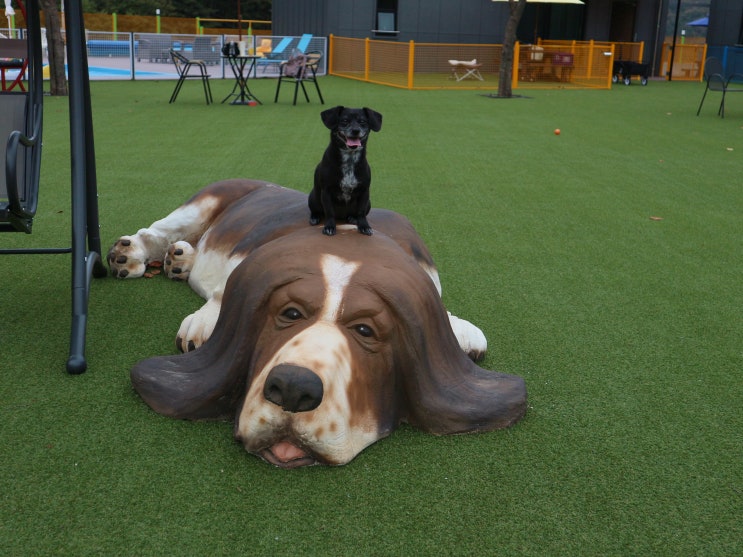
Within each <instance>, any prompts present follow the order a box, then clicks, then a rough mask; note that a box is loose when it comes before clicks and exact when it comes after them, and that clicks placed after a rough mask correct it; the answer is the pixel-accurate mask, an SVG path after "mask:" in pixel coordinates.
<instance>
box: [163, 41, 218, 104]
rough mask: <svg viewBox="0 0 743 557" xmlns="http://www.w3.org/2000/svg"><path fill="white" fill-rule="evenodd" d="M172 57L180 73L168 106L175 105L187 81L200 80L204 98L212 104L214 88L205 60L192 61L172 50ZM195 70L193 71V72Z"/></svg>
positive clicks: (207, 102)
mask: <svg viewBox="0 0 743 557" xmlns="http://www.w3.org/2000/svg"><path fill="white" fill-rule="evenodd" d="M170 57H171V58H172V59H173V64H174V65H175V69H176V71H177V72H178V81H177V82H176V84H175V89H173V94H172V95H170V100H169V101H168V104H170V103H174V102H175V99H176V98H177V97H178V93H180V92H181V87H183V83H184V82H185V81H186V80H187V79H194V78H195V79H200V80H201V83H202V85H203V86H204V96H205V97H206V104H211V103H212V102H213V99H212V88H211V86H210V85H209V74H208V73H207V72H206V64H205V63H204V61H203V60H197V59H192V60H189V59H188V58H186V57H185V56H183V54H181V53H180V52H177V51H175V50H173V49H172V48H171V49H170ZM192 70H193V71H192Z"/></svg>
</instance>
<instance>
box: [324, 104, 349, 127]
mask: <svg viewBox="0 0 743 557" xmlns="http://www.w3.org/2000/svg"><path fill="white" fill-rule="evenodd" d="M343 109H344V107H343V106H336V107H335V108H329V109H327V110H324V111H322V112H321V113H320V118H322V123H323V124H325V127H326V128H328V129H329V130H333V129H335V128H336V127H337V126H338V118H339V117H340V115H341V112H343Z"/></svg>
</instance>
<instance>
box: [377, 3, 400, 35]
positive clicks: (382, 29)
mask: <svg viewBox="0 0 743 557" xmlns="http://www.w3.org/2000/svg"><path fill="white" fill-rule="evenodd" d="M375 31H376V32H377V33H397V0H377V27H376V29H375Z"/></svg>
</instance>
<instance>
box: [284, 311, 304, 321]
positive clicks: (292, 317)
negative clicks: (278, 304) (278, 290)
mask: <svg viewBox="0 0 743 557" xmlns="http://www.w3.org/2000/svg"><path fill="white" fill-rule="evenodd" d="M281 316H282V317H284V318H285V319H288V320H289V321H297V320H298V319H302V317H303V315H302V312H301V311H299V310H298V309H297V308H286V309H285V310H284V311H283V312H281Z"/></svg>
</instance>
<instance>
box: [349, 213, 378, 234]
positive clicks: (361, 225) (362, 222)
mask: <svg viewBox="0 0 743 557" xmlns="http://www.w3.org/2000/svg"><path fill="white" fill-rule="evenodd" d="M348 220H349V222H350V221H351V219H348ZM353 220H354V222H353V223H351V224H355V225H356V228H358V229H359V232H361V233H362V234H366V235H367V236H371V235H372V229H371V226H369V222H368V221H367V220H366V217H365V216H364V215H359V216H358V217H356V218H355V219H353Z"/></svg>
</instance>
